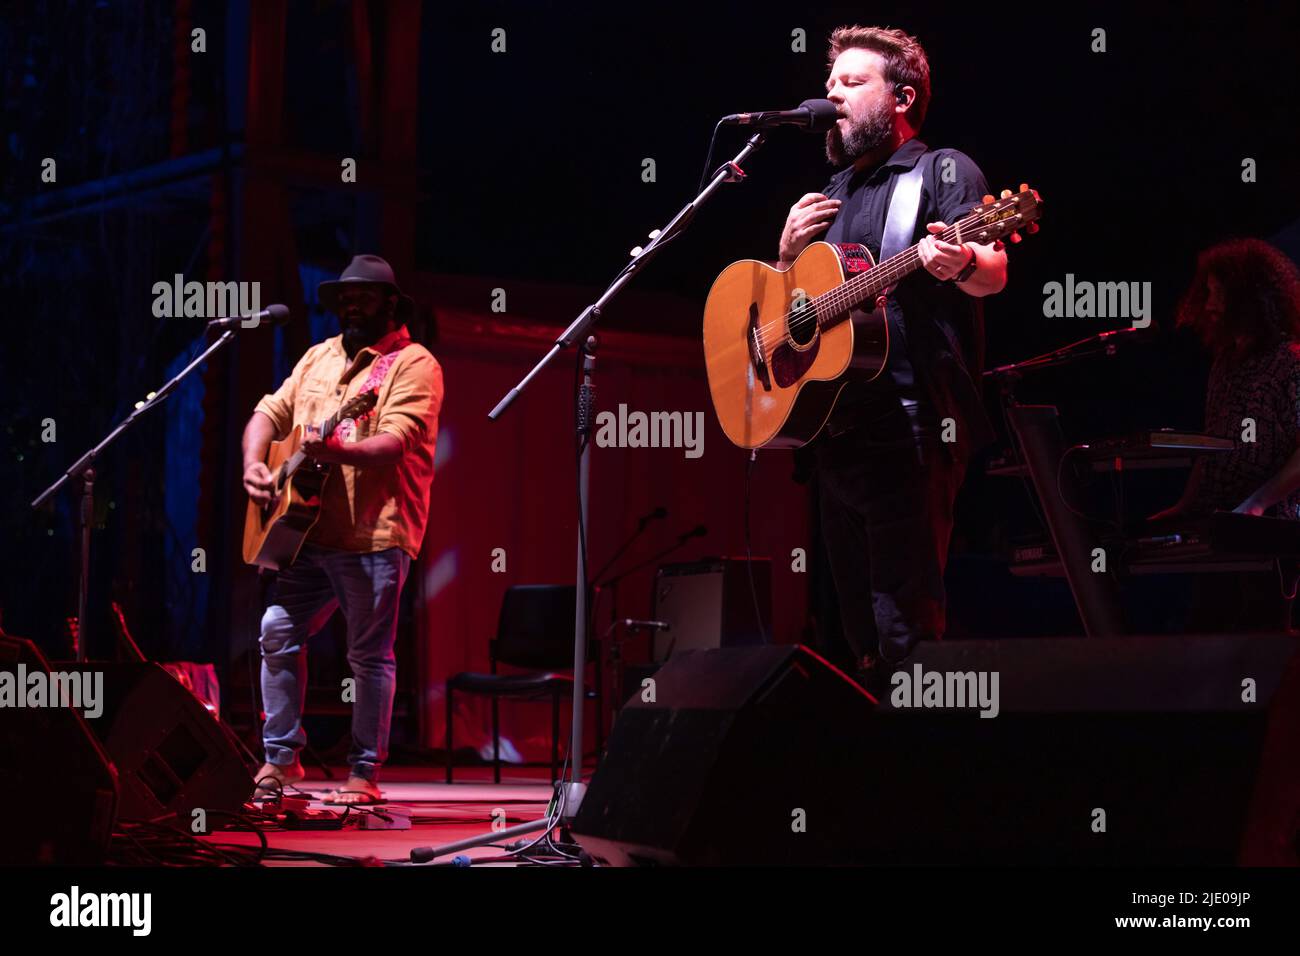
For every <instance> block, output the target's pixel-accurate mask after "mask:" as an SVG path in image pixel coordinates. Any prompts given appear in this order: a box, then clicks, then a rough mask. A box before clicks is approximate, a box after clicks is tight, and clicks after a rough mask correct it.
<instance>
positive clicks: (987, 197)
mask: <svg viewBox="0 0 1300 956" xmlns="http://www.w3.org/2000/svg"><path fill="white" fill-rule="evenodd" d="M982 201H983V202H986V203H990V202H992V201H993V197H992V196H990V195H989V194H987V193H985V195H984V199H983V200H982Z"/></svg>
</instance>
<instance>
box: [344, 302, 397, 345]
mask: <svg viewBox="0 0 1300 956" xmlns="http://www.w3.org/2000/svg"><path fill="white" fill-rule="evenodd" d="M387 331H388V314H387V310H381V311H380V312H378V313H376V314H374V315H364V314H361V315H357V316H355V317H351V318H346V319H344V320H343V350H344V351H345V352H347V354H348V355H350V356H351V355H356V354H357V353H358V352H360V351H361V350H362V349H363V348H365V347H366V346H368V345H374V344H375V343H376V342H378V341H379V340H380V339H382V338H383V337H384V334H385V333H386V332H387Z"/></svg>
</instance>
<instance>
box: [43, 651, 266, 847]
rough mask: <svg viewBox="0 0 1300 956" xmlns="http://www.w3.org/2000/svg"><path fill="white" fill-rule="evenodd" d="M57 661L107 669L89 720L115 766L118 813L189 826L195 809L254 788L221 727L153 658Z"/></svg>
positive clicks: (230, 801) (238, 804)
mask: <svg viewBox="0 0 1300 956" xmlns="http://www.w3.org/2000/svg"><path fill="white" fill-rule="evenodd" d="M59 666H60V667H64V668H66V669H69V670H72V669H80V670H83V671H87V672H90V673H94V672H96V671H100V672H103V674H104V697H105V701H104V713H103V716H101V717H100V718H98V719H97V720H94V721H90V722H89V723H90V726H91V728H92V729H93V730H94V732H95V733H96V734H97V735H98V737H99V739H100V740H101V741H102V742H103V744H104V747H105V749H106V750H107V751H108V754H109V757H110V758H111V759H112V761H113V763H114V765H115V766H116V767H117V772H118V779H119V784H120V789H121V806H120V807H119V809H118V815H119V817H120V818H121V819H124V820H133V821H139V820H158V821H159V822H165V823H167V824H169V825H173V826H176V827H177V828H179V829H184V830H186V831H189V830H190V828H191V824H192V811H194V810H195V809H203V810H206V811H207V812H208V813H209V814H216V813H219V812H224V813H237V812H239V810H240V809H241V808H242V807H243V804H244V801H245V800H247V799H249V798H250V797H251V796H252V793H253V778H252V774H251V773H249V770H248V767H247V766H245V764H244V761H243V758H242V757H241V756H240V753H239V750H238V749H237V747H236V745H235V742H234V741H233V740H232V739H231V738H230V736H229V734H228V732H227V730H226V728H225V727H224V726H223V725H222V724H221V722H220V721H218V720H217V719H216V718H215V717H214V716H213V715H212V714H211V713H209V712H208V710H207V709H206V708H205V707H204V706H203V704H202V703H201V702H200V701H199V700H198V698H196V697H195V696H194V695H193V694H192V693H191V692H190V691H188V690H187V689H186V688H185V687H183V686H182V685H181V684H180V683H179V682H178V681H177V680H176V679H175V678H174V677H172V675H171V674H169V673H167V671H165V670H164V669H163V668H162V667H160V666H159V665H158V664H152V663H137V662H134V661H132V662H123V663H117V662H110V661H104V662H97V663H87V664H76V663H68V664H61V665H59ZM218 822H219V821H217V820H215V819H214V820H210V821H209V822H208V826H209V827H215V826H216V825H217V823H218Z"/></svg>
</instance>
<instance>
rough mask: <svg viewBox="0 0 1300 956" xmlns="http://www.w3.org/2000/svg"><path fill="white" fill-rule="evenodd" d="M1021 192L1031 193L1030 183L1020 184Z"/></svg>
mask: <svg viewBox="0 0 1300 956" xmlns="http://www.w3.org/2000/svg"><path fill="white" fill-rule="evenodd" d="M1020 191H1021V192H1022V193H1027V192H1029V183H1021V184H1020Z"/></svg>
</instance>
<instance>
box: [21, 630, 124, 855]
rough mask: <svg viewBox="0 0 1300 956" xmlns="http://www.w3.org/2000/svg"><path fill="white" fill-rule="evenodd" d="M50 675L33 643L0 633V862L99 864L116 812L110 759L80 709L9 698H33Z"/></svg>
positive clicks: (114, 775) (47, 698) (114, 773)
mask: <svg viewBox="0 0 1300 956" xmlns="http://www.w3.org/2000/svg"><path fill="white" fill-rule="evenodd" d="M49 671H50V668H49V665H48V664H47V663H46V661H45V658H44V656H43V655H42V654H41V652H40V650H39V649H38V648H37V647H36V645H34V644H33V643H32V642H31V641H26V640H22V639H21V638H14V637H8V636H6V635H3V634H0V682H3V683H5V684H8V688H0V702H2V703H0V863H3V864H19V863H21V864H61V865H66V864H94V863H102V862H103V860H104V857H105V855H106V853H107V852H108V845H109V842H110V840H111V839H112V836H113V823H114V819H115V814H116V810H117V774H116V772H115V771H114V769H113V765H112V763H111V762H110V761H109V757H108V754H107V753H106V752H105V751H104V748H103V746H102V745H101V744H100V742H99V740H98V739H97V738H96V737H95V735H94V734H93V733H92V732H91V730H90V728H89V726H87V724H88V721H87V720H86V718H84V717H83V716H82V714H81V713H80V712H79V711H77V710H74V709H73V708H71V707H59V706H48V705H49V704H50V703H51V700H50V698H49V696H48V695H47V696H46V697H45V701H44V703H45V706H38V707H30V706H17V704H18V700H17V697H16V696H14V697H12V698H11V697H10V696H9V695H10V694H11V693H12V694H14V695H17V694H20V693H21V694H23V695H24V702H26V701H27V700H29V699H31V698H29V697H28V696H27V694H28V691H29V690H30V689H31V687H32V677H33V675H36V674H46V675H48V674H49ZM20 675H23V678H24V679H23V681H22V682H21V683H22V684H25V685H27V686H20V684H19V680H18V678H19V676H20ZM36 680H38V681H39V680H42V678H36ZM47 686H49V685H47Z"/></svg>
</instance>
